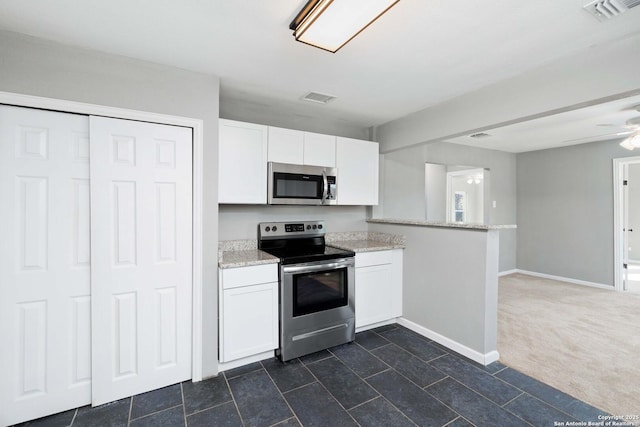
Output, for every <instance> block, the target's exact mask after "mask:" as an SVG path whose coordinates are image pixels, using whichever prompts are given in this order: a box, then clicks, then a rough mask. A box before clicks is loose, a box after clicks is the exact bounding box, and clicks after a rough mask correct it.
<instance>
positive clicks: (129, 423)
mask: <svg viewBox="0 0 640 427" xmlns="http://www.w3.org/2000/svg"><path fill="white" fill-rule="evenodd" d="M134 397H135V396H131V397H130V398H129V416H128V418H127V426H130V425H131V412H133V398H134Z"/></svg>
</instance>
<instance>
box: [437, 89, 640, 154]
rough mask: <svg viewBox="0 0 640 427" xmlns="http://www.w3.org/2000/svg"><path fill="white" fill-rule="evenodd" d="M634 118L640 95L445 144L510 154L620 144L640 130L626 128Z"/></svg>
mask: <svg viewBox="0 0 640 427" xmlns="http://www.w3.org/2000/svg"><path fill="white" fill-rule="evenodd" d="M633 118H640V95H639V96H633V97H628V98H624V99H620V100H616V101H610V102H605V103H601V104H597V105H593V106H589V107H584V108H579V109H575V110H571V111H566V112H562V113H557V114H551V115H548V116H544V117H540V118H536V119H532V120H526V121H523V122H519V123H515V124H511V125H507V126H501V127H498V128H493V129H485V130H483V131H482V132H481V133H482V134H486V135H487V136H482V137H480V138H473V137H471V136H470V135H463V136H458V137H456V138H448V139H445V141H446V142H452V143H455V144H463V145H470V146H474V147H479V148H487V149H491V150H500V151H507V152H511V153H522V152H525V151H535V150H544V149H547V148H556V147H565V146H569V145H576V144H584V143H587V142H596V141H608V140H619V141H620V142H621V141H622V140H624V139H625V138H627V137H628V136H629V135H630V134H631V133H633V132H634V131H635V130H637V129H640V128H638V127H637V126H636V127H632V126H627V125H626V122H627V120H629V119H633Z"/></svg>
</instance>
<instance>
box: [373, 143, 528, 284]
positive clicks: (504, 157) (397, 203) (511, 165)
mask: <svg viewBox="0 0 640 427" xmlns="http://www.w3.org/2000/svg"><path fill="white" fill-rule="evenodd" d="M382 158H383V165H382V166H383V167H382V168H381V171H383V172H382V173H383V175H384V176H383V177H382V184H381V188H382V196H381V199H380V203H381V206H380V207H378V209H376V217H379V218H380V217H381V218H403V219H419V220H424V212H425V197H424V194H425V166H424V165H425V163H440V164H447V165H465V166H471V167H478V168H488V169H490V171H489V173H488V175H489V176H490V181H489V182H490V184H489V187H490V188H489V199H490V200H491V201H492V200H495V201H496V207H495V208H493V207H489V208H488V210H487V209H485V212H487V211H488V217H489V220H488V221H486V220H485V222H488V223H490V224H515V223H516V155H515V154H511V153H505V152H503V151H495V150H485V149H482V148H474V147H468V146H463V145H458V144H450V143H446V142H435V143H430V144H423V145H418V146H413V147H408V148H405V149H401V150H397V151H393V152H390V153H387V154H385V155H383V156H382ZM514 268H516V231H515V230H501V231H500V271H508V270H512V269H514Z"/></svg>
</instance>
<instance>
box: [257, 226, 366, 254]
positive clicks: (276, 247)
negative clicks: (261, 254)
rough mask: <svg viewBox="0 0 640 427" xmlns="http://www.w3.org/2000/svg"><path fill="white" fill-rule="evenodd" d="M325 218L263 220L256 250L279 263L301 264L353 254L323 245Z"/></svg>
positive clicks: (259, 229) (259, 227) (259, 228)
mask: <svg viewBox="0 0 640 427" xmlns="http://www.w3.org/2000/svg"><path fill="white" fill-rule="evenodd" d="M325 233H326V228H325V224H324V221H291V222H269V223H267V222H262V223H260V224H259V225H258V249H261V250H263V251H265V252H267V253H270V254H271V255H273V256H276V257H278V258H280V263H281V264H301V263H307V262H315V261H326V260H332V259H338V258H345V257H352V256H355V253H354V252H352V251H347V250H344V249H338V248H334V247H331V246H327V245H326V244H325V240H324V235H325Z"/></svg>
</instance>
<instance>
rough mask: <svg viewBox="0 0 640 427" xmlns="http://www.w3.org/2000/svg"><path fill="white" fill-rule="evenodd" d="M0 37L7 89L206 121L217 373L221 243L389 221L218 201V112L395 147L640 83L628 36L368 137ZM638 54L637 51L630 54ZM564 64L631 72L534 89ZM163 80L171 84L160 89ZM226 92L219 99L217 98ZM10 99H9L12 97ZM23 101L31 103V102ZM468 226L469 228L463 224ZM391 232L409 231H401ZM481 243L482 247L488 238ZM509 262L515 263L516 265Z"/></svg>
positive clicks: (100, 58) (202, 86)
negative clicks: (292, 226) (515, 96)
mask: <svg viewBox="0 0 640 427" xmlns="http://www.w3.org/2000/svg"><path fill="white" fill-rule="evenodd" d="M634 12H635V11H634ZM287 37H290V34H287ZM2 41H3V43H2V57H3V61H4V65H3V68H2V72H3V78H2V86H1V87H0V89H1V90H3V91H5V92H10V93H18V94H27V95H32V96H36V97H46V98H51V99H62V100H71V101H75V102H80V103H88V104H94V105H110V106H117V107H119V108H123V109H131V110H136V111H151V112H156V113H160V114H168V115H175V116H180V117H196V118H199V119H201V120H202V121H203V124H204V126H203V129H204V132H203V134H204V144H203V147H202V156H203V157H202V158H203V165H204V166H203V168H202V171H201V173H202V175H203V182H204V188H205V191H204V192H203V197H202V201H201V202H202V208H203V212H204V213H205V214H204V215H203V218H202V221H203V226H202V245H203V263H202V269H201V276H202V284H203V285H202V295H203V300H204V301H213V302H214V303H209V304H203V305H202V319H203V322H202V324H203V330H202V332H201V336H202V337H203V339H202V347H201V349H200V353H199V354H200V356H199V357H200V359H201V367H202V373H201V375H202V378H207V377H210V376H212V375H215V374H216V373H217V371H218V367H217V352H218V346H217V343H218V337H217V327H212V325H217V320H216V319H217V299H218V298H217V294H218V284H217V271H215V266H217V263H218V242H219V241H225V240H236V239H255V238H257V235H256V231H257V224H258V223H259V222H270V221H299V220H317V219H323V220H325V221H326V224H327V229H328V230H329V231H331V232H353V231H359V232H369V231H380V232H384V231H382V228H384V227H387V226H383V225H371V224H368V223H367V222H366V218H368V217H369V216H370V215H369V214H368V211H367V208H365V207H363V206H353V207H350V206H335V207H327V208H324V207H323V208H314V209H313V210H306V209H305V210H302V209H296V208H290V207H274V206H260V207H255V208H247V207H242V206H237V205H233V206H230V207H225V206H222V207H220V208H218V196H217V181H218V178H217V176H218V172H217V170H216V167H213V166H212V165H217V164H218V142H217V139H218V138H217V134H218V117H223V118H226V119H231V120H239V121H243V122H251V123H261V124H268V125H271V126H278V127H281V128H294V129H297V130H306V131H312V132H317V133H321V134H332V135H342V136H345V137H349V138H354V139H361V140H368V139H372V140H377V141H379V142H380V143H381V144H384V145H385V146H386V147H387V148H385V151H387V150H392V149H396V148H398V147H399V145H401V144H406V145H410V144H413V143H416V142H419V141H431V140H435V139H438V138H439V137H441V136H443V135H451V134H454V133H456V132H462V131H465V132H466V131H467V130H472V129H477V128H480V127H483V126H486V125H487V124H495V123H500V122H504V121H507V120H509V119H513V118H514V117H526V116H528V115H532V114H536V113H539V112H541V111H549V110H553V109H554V108H559V107H561V106H566V105H574V104H577V103H579V102H584V101H585V99H599V98H603V97H605V96H608V95H610V94H612V93H623V92H625V91H631V90H633V89H635V88H636V87H637V85H636V84H635V83H634V82H636V80H635V78H636V77H634V75H633V74H632V73H631V71H628V69H626V68H625V69H620V67H616V66H615V64H618V63H621V62H628V61H630V60H631V59H629V58H630V57H629V56H628V55H627V53H626V52H628V48H629V46H626V45H628V44H629V40H627V41H625V40H622V41H620V42H619V43H618V44H617V45H616V46H618V47H619V49H618V50H616V48H615V47H614V48H612V49H608V48H607V49H606V50H607V55H609V59H610V62H606V61H598V60H596V59H595V58H593V59H592V60H591V61H592V62H590V63H588V66H587V65H585V61H587V62H588V61H589V58H590V56H589V55H586V56H587V58H586V59H585V58H584V57H580V56H579V55H577V54H576V56H577V57H578V58H581V60H578V58H572V59H571V60H566V61H564V62H563V61H562V60H559V63H557V64H553V65H549V66H548V67H546V68H544V67H543V68H541V69H539V70H537V72H530V73H529V74H528V75H524V76H522V77H519V78H517V79H514V80H513V81H511V82H507V83H504V84H502V85H500V84H496V85H495V86H494V87H487V88H486V89H482V90H479V91H477V92H475V93H473V94H470V95H467V96H466V97H462V98H459V99H454V100H452V101H449V102H448V103H445V104H444V105H442V110H438V109H436V108H434V109H432V110H431V111H429V112H428V113H424V117H414V118H413V119H411V118H407V119H406V120H400V121H399V122H396V123H390V124H389V125H388V126H383V127H381V128H378V130H377V131H376V132H377V135H369V134H368V130H367V128H365V127H363V126H352V125H349V124H346V123H344V122H343V121H340V120H328V119H327V118H325V119H323V120H322V121H321V120H319V119H317V118H315V117H313V116H311V115H309V116H307V117H300V116H299V115H297V116H296V115H295V114H291V115H289V114H287V113H284V114H283V113H278V112H277V111H275V110H274V109H269V108H260V107H259V104H260V103H261V98H260V96H259V95H257V96H256V97H254V98H252V99H251V100H246V99H245V100H242V99H240V98H236V99H229V98H226V96H227V95H226V94H224V93H221V89H220V87H219V85H220V79H218V78H217V77H214V76H211V75H208V74H204V73H198V72H191V71H185V70H179V69H175V68H171V67H166V66H160V65H157V64H151V63H148V62H144V61H140V60H133V59H129V58H125V57H121V56H115V55H110V54H103V53H97V52H92V51H87V50H83V49H78V48H73V47H68V46H65V45H61V44H57V43H53V42H47V41H43V40H40V39H36V38H33V37H30V36H25V35H17V34H14V33H3V38H2ZM631 41H633V40H631ZM609 47H610V46H609ZM594 50H597V48H594ZM631 58H634V57H633V56H631ZM557 67H562V68H563V69H564V70H566V71H563V73H562V75H561V76H569V75H571V76H574V75H581V73H583V72H584V68H585V67H586V68H589V69H590V70H592V71H593V73H594V74H600V75H602V74H605V75H606V74H607V72H609V71H611V70H612V69H614V70H615V75H617V76H620V75H621V74H622V73H626V72H629V73H630V74H629V75H628V78H627V79H624V78H619V79H612V80H607V81H604V82H602V84H600V85H598V86H597V87H595V86H593V85H591V84H590V80H589V79H588V78H586V77H585V79H584V80H580V81H572V82H567V81H565V82H564V83H567V84H566V85H559V86H560V87H558V88H554V91H553V94H549V96H547V97H544V99H541V97H538V96H536V91H537V89H536V88H537V87H539V85H537V84H536V82H539V81H554V80H555V79H559V78H560V77H561V76H558V74H557V70H556V68H557ZM629 68H631V67H629ZM25 76H27V77H28V78H25ZM568 83H571V84H568ZM158 87H162V88H163V89H162V90H158ZM512 87H518V93H520V94H521V97H522V98H526V99H528V100H529V102H527V103H526V105H522V104H518V103H517V102H516V100H512V99H511V97H510V96H508V93H509V92H510V89H511V88H512ZM585 94H586V95H585ZM185 95H186V96H185ZM218 100H220V103H219V104H218V102H219V101H218ZM5 102H7V101H6V98H5ZM21 102H22V103H23V104H28V102H25V101H21ZM10 103H13V104H16V103H17V101H15V100H12V101H11V102H10ZM488 104H491V105H496V106H497V105H503V108H502V109H497V108H496V109H495V110H490V109H481V110H482V111H479V110H478V107H477V105H488ZM267 105H269V104H267ZM274 105H277V103H275V104H274ZM40 107H41V108H50V107H48V106H47V105H46V104H42V105H40ZM452 108H453V109H455V111H456V112H457V114H456V115H455V120H454V117H450V118H447V116H446V112H447V111H448V110H450V109H452ZM305 109H306V107H301V108H300V109H298V110H296V111H297V112H300V111H304V110H305ZM307 111H310V110H307ZM311 111H314V112H315V111H317V110H311ZM321 114H323V113H321ZM399 127H401V128H402V129H403V130H402V132H398V133H395V134H394V129H397V128H399ZM381 151H382V150H381ZM502 207H503V205H502V203H501V201H500V200H498V208H497V209H501V208H502ZM499 221H500V220H499ZM515 222H516V221H515V218H512V219H508V220H506V221H500V223H503V224H512V223H515ZM228 225H232V226H228ZM379 227H380V230H379V229H378V228H379ZM460 233H468V232H465V231H460ZM482 233H484V232H482ZM391 234H403V233H400V232H398V231H395V232H392V233H391ZM478 235H481V236H483V235H488V233H485V234H481V233H478ZM433 238H439V236H431V235H427V236H423V237H422V239H426V240H431V239H433ZM484 243H486V242H484ZM501 243H502V242H501ZM416 244H417V245H420V241H416ZM474 244H478V245H479V246H481V245H482V242H476V243H474ZM502 247H503V246H502V245H501V248H502ZM501 254H502V251H501ZM506 267H507V269H508V268H509V266H508V265H507V266H506ZM511 268H513V266H512V267H511Z"/></svg>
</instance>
